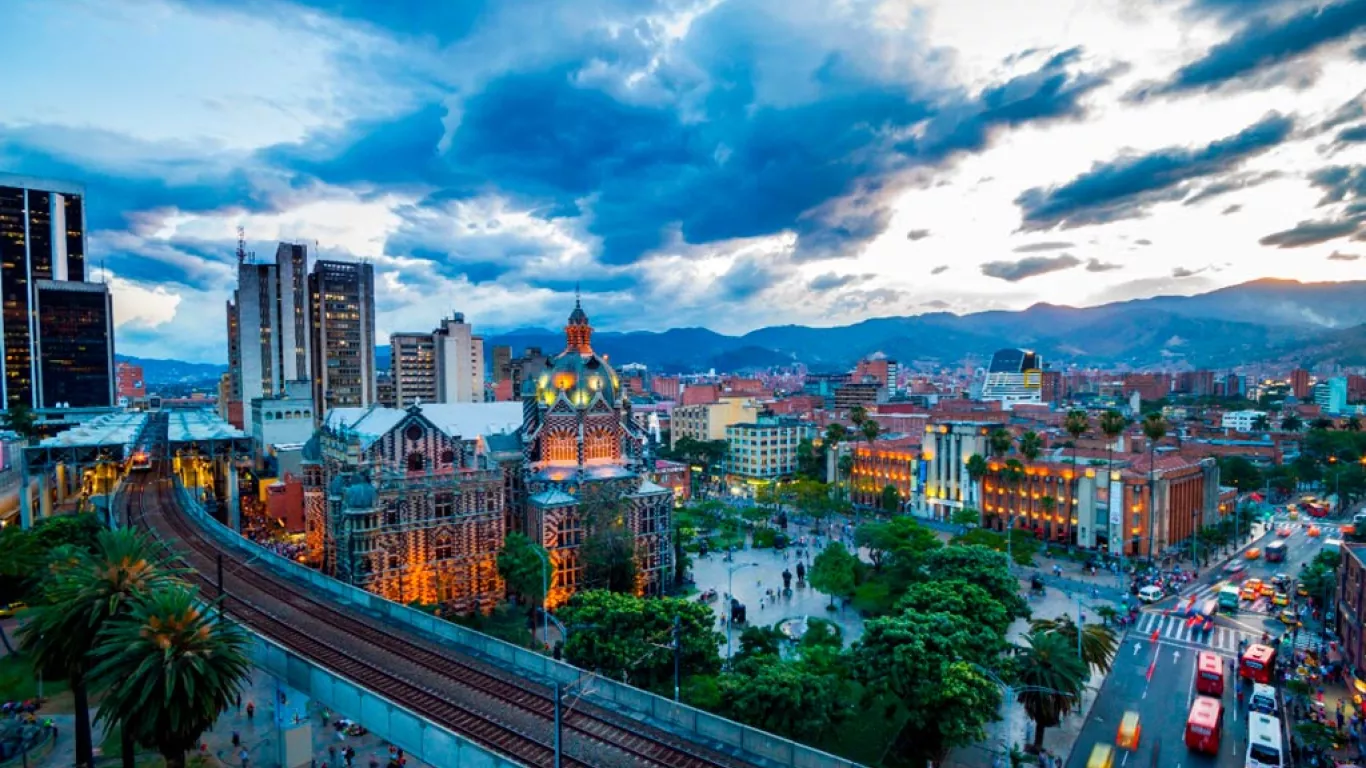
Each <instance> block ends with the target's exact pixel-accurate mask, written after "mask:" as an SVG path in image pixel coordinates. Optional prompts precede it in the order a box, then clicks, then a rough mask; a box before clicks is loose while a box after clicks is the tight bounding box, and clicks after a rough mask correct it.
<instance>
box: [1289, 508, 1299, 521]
mask: <svg viewBox="0 0 1366 768" xmlns="http://www.w3.org/2000/svg"><path fill="white" fill-rule="evenodd" d="M1290 519H1291V520H1299V519H1300V511H1299V510H1298V509H1291V510H1290Z"/></svg>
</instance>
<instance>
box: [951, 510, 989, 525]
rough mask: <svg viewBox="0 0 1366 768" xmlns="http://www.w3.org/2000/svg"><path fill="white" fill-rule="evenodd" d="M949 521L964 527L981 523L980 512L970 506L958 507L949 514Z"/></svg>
mask: <svg viewBox="0 0 1366 768" xmlns="http://www.w3.org/2000/svg"><path fill="white" fill-rule="evenodd" d="M949 522H951V523H953V524H954V525H961V526H963V527H964V528H970V527H974V526H978V525H981V524H982V513H981V512H978V511H977V510H975V509H973V508H972V507H960V508H958V509H955V510H954V511H953V514H952V515H950V517H949Z"/></svg>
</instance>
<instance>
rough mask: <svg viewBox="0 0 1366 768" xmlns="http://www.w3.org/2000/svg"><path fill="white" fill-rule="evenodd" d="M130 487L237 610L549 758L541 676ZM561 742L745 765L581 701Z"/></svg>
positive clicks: (500, 745)
mask: <svg viewBox="0 0 1366 768" xmlns="http://www.w3.org/2000/svg"><path fill="white" fill-rule="evenodd" d="M133 490H134V492H133V493H131V494H129V495H128V499H129V501H128V503H129V504H130V505H132V508H131V511H132V513H133V516H134V517H135V518H136V519H137V520H138V521H139V522H140V523H141V524H142V525H144V526H145V527H146V528H148V530H150V531H152V532H153V533H154V534H155V535H157V536H158V537H159V538H161V539H162V540H163V541H164V542H165V543H166V544H167V545H168V546H170V547H171V549H172V551H174V552H176V554H177V555H178V556H179V557H180V558H181V559H182V560H184V562H185V563H186V565H187V566H188V567H189V568H190V569H191V571H192V573H193V577H194V579H196V580H197V581H198V582H199V583H200V584H201V585H203V587H204V590H205V593H206V594H214V593H215V592H216V585H215V584H214V583H213V582H212V581H211V580H210V579H209V578H208V576H207V574H209V573H212V572H213V570H214V568H215V566H216V561H217V558H218V557H219V556H222V557H223V558H224V563H225V570H224V573H225V578H224V581H225V587H226V591H227V593H228V596H227V599H226V600H225V601H224V605H225V607H226V610H227V611H228V613H230V614H231V615H233V617H234V618H236V619H238V620H239V621H241V622H242V623H244V624H246V625H248V626H249V627H251V628H252V629H254V630H256V631H258V632H260V633H261V634H263V635H265V636H267V637H270V638H271V639H273V640H275V641H276V642H278V643H280V644H281V645H284V646H285V647H287V648H289V649H291V650H292V651H294V652H295V653H298V654H299V655H300V656H303V657H305V658H309V659H311V660H313V661H314V662H315V663H317V664H319V665H321V666H324V667H326V668H328V669H331V670H333V671H335V672H336V673H338V674H340V675H342V676H344V677H346V678H348V679H350V680H352V681H353V682H355V683H357V684H359V685H362V686H365V687H366V688H369V689H370V690H373V691H375V692H376V693H379V694H381V695H383V696H385V697H387V698H389V699H390V700H391V701H394V702H395V703H397V704H399V705H401V706H403V707H406V708H408V709H411V710H412V711H414V712H416V713H418V714H420V715H422V716H424V717H427V718H429V719H430V720H431V721H432V722H434V723H437V724H439V725H442V726H444V727H446V728H449V729H450V730H452V731H453V732H455V733H458V734H460V735H461V736H464V737H465V738H467V739H469V740H470V741H472V742H475V743H477V744H479V745H481V746H483V747H485V748H487V749H489V750H491V751H494V752H497V753H499V754H502V755H505V756H507V757H509V758H511V759H513V760H516V761H518V762H522V763H526V764H528V765H534V766H542V765H543V766H550V765H553V763H554V750H553V747H552V746H550V745H552V744H553V743H554V742H553V738H554V733H553V731H554V725H553V723H554V709H555V703H554V694H553V693H552V691H551V690H550V689H549V688H548V687H547V686H544V685H538V684H535V683H531V682H529V681H527V680H525V679H522V678H518V677H516V676H514V675H511V674H510V673H508V672H506V671H504V670H500V669H499V668H497V667H495V666H493V665H491V664H487V663H485V662H482V661H478V660H475V659H473V658H471V657H468V656H465V655H462V654H459V653H457V652H453V651H451V650H450V649H449V648H445V647H443V646H440V645H439V644H437V643H435V642H433V641H430V640H428V639H426V638H423V637H420V636H417V635H414V634H412V633H407V632H402V631H398V630H395V629H391V628H388V627H384V626H382V625H379V624H377V623H375V622H374V621H373V620H370V619H368V618H367V617H364V616H363V615H361V614H357V613H355V612H354V611H351V610H348V609H345V608H342V607H339V606H336V605H335V604H332V603H330V602H327V601H324V600H319V599H317V598H314V597H313V596H311V595H310V594H308V593H307V591H306V588H305V587H303V586H302V585H298V584H296V583H294V582H292V581H290V580H288V579H286V578H284V577H281V576H275V575H270V574H266V573H262V572H260V571H258V570H255V569H253V568H252V567H251V564H250V563H249V562H243V560H242V559H241V557H240V555H239V553H238V552H235V551H231V550H227V549H224V548H220V546H219V545H218V544H217V542H215V541H213V540H212V539H211V538H210V537H209V536H208V535H207V533H206V532H204V531H203V530H201V529H200V527H199V525H198V524H197V523H194V522H192V521H190V520H188V519H187V517H186V515H185V513H184V512H183V511H181V510H180V509H179V505H178V504H177V503H176V502H174V501H173V500H171V499H170V498H169V494H168V492H167V485H166V481H165V480H164V479H162V478H158V477H153V476H150V475H149V476H146V477H145V478H144V479H143V481H142V483H141V484H140V485H139V486H137V487H135V488H134V489H133ZM149 497H151V498H150V499H149ZM149 502H151V503H149ZM168 534H169V535H168ZM228 575H230V576H231V577H232V579H231V580H229V579H228V578H227V576H228ZM561 744H562V753H563V754H562V760H561V762H562V764H563V765H566V766H665V767H667V768H731V767H733V766H747V765H751V763H748V762H746V761H742V760H738V759H736V758H733V757H731V756H729V755H725V754H722V753H719V752H715V751H713V750H710V749H707V748H705V747H703V746H701V745H697V744H693V743H691V742H688V741H686V740H685V739H683V738H681V737H678V736H675V735H673V734H670V733H667V732H665V731H661V730H659V729H656V728H653V727H650V726H647V725H645V724H643V723H641V722H639V721H636V720H633V719H630V718H628V717H625V716H623V715H620V714H618V713H615V712H611V711H608V710H604V709H602V708H601V707H596V706H594V705H591V704H588V703H587V702H584V701H579V702H577V703H576V705H575V706H574V707H572V708H571V707H569V706H568V705H567V704H566V705H565V706H563V707H562V708H561Z"/></svg>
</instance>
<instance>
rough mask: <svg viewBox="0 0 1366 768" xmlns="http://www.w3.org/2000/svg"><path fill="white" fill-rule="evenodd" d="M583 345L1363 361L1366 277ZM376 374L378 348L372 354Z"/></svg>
mask: <svg viewBox="0 0 1366 768" xmlns="http://www.w3.org/2000/svg"><path fill="white" fill-rule="evenodd" d="M593 343H594V347H595V348H596V349H597V350H598V351H600V352H602V353H604V354H606V355H608V356H609V357H610V358H611V360H612V362H613V363H614V364H616V365H621V364H623V363H644V364H645V365H648V366H650V368H651V369H652V370H656V371H666V372H692V371H705V370H708V369H716V370H718V371H733V372H739V371H743V370H746V369H753V368H767V367H771V366H778V365H785V364H791V363H793V362H802V363H805V364H806V365H807V366H808V367H810V368H811V369H813V370H847V369H848V368H849V367H850V366H852V365H853V364H854V363H855V362H856V361H857V360H859V359H860V358H862V357H866V356H868V355H873V354H878V353H881V354H884V355H886V356H888V357H891V358H894V359H896V360H898V361H900V362H902V363H903V364H915V363H921V364H925V365H957V364H958V363H960V362H962V361H963V360H964V359H965V358H972V359H975V360H977V361H979V362H980V361H985V360H986V359H988V358H989V357H990V356H991V354H992V353H993V352H995V351H996V350H997V349H1001V348H1004V347H1026V348H1030V349H1033V350H1035V351H1037V352H1040V353H1041V354H1042V355H1043V356H1044V360H1045V362H1046V363H1049V364H1051V365H1055V366H1061V365H1067V364H1071V363H1075V364H1078V365H1104V366H1120V365H1122V366H1128V367H1132V368H1143V367H1150V366H1163V367H1168V368H1178V367H1183V366H1190V367H1211V368H1218V367H1226V366H1232V365H1237V364H1240V363H1253V362H1281V363H1297V364H1301V365H1313V364H1316V363H1324V362H1334V363H1339V364H1341V365H1349V366H1351V365H1366V281H1353V282H1341V283H1301V282H1298V281H1295V280H1255V281H1253V282H1249V283H1242V284H1240V285H1234V286H1230V287H1228V288H1221V289H1219V290H1216V291H1211V292H1209V293H1204V294H1199V295H1195V296H1157V297H1154V298H1149V299H1134V300H1132V301H1124V302H1117V303H1113V304H1103V305H1100V306H1095V307H1067V306H1058V305H1054V304H1035V305H1034V306H1032V307H1029V308H1028V309H1025V310H1021V311H1004V310H1000V311H991V312H977V313H973V314H967V315H955V314H951V313H948V312H935V313H930V314H924V315H913V316H907V317H883V318H876V319H871V320H865V321H863V322H860V323H855V324H853V325H845V326H835V327H808V326H801V325H781V326H772V327H768V328H760V329H758V330H755V331H751V332H749V333H746V334H744V335H741V336H727V335H725V334H720V333H716V332H714V331H711V330H708V329H706V328H671V329H669V330H667V331H659V332H655V331H630V332H619V331H598V332H596V333H595V334H594V336H593ZM484 344H485V355H486V356H487V357H492V352H491V348H492V347H493V346H497V345H507V346H510V347H512V350H513V354H514V355H518V354H521V353H522V351H523V350H525V349H526V348H527V347H540V348H541V350H542V351H544V352H546V353H548V354H554V353H556V352H559V351H560V350H561V349H562V348H563V347H564V332H563V330H549V329H544V328H524V329H519V330H516V331H512V332H509V333H501V334H493V335H486V336H485V338H484ZM376 353H377V354H376V357H377V358H378V361H377V364H378V367H379V369H380V370H387V369H388V367H389V347H388V345H381V346H379V347H377V349H376ZM119 359H120V360H128V361H130V362H134V363H137V364H139V365H142V366H143V371H144V378H145V379H146V380H147V383H148V385H149V386H161V385H165V384H176V383H181V384H183V383H191V382H206V381H211V380H215V379H217V378H218V376H219V375H220V374H221V373H222V372H223V371H224V370H226V368H225V366H222V365H215V364H209V363H186V362H182V361H179V360H154V359H142V358H132V357H124V356H122V355H120V356H119Z"/></svg>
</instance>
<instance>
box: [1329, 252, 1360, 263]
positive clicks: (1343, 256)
mask: <svg viewBox="0 0 1366 768" xmlns="http://www.w3.org/2000/svg"><path fill="white" fill-rule="evenodd" d="M1360 258H1361V254H1359V253H1343V252H1342V251H1333V252H1332V253H1330V254H1328V260H1329V261H1356V260H1357V259H1360Z"/></svg>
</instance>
